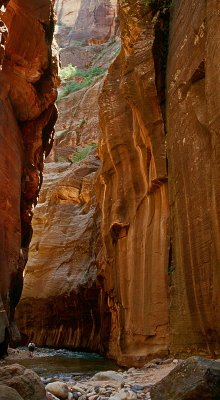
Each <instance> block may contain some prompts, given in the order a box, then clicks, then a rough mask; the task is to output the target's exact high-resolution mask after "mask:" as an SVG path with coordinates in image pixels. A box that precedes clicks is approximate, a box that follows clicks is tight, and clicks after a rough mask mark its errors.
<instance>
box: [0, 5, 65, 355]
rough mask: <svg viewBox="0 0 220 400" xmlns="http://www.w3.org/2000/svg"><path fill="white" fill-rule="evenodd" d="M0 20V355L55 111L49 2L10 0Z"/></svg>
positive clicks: (15, 335) (11, 328)
mask: <svg viewBox="0 0 220 400" xmlns="http://www.w3.org/2000/svg"><path fill="white" fill-rule="evenodd" d="M3 4H4V5H5V6H7V7H6V11H5V12H4V13H2V15H1V18H2V21H1V25H0V39H1V49H0V51H1V56H0V58H1V60H0V61H1V70H0V80H1V89H0V93H1V96H0V101H1V106H0V114H1V116H0V119H1V124H0V143H1V146H0V147H1V154H0V191H1V207H0V217H1V218H0V219H1V228H0V232H1V240H0V263H1V264H0V355H2V354H4V352H5V351H6V349H7V343H8V340H9V336H10V337H11V340H13V341H16V340H18V339H19V332H18V330H17V328H16V325H15V323H14V310H15V307H16V305H17V303H18V301H19V298H20V295H21V292H22V285H23V276H22V274H23V269H24V267H25V264H26V261H27V254H28V246H29V243H30V240H31V236H32V227H31V219H32V215H33V205H34V204H36V201H37V197H38V193H39V189H40V186H41V182H42V171H43V159H44V154H47V153H48V152H49V150H50V147H51V141H52V135H53V125H54V123H55V121H56V117H57V111H56V108H55V106H54V101H55V99H56V87H57V85H58V83H59V80H58V79H57V62H56V61H57V60H56V52H55V51H53V50H52V39H53V6H52V3H51V2H50V1H49V0H37V1H29V2H28V4H27V2H25V1H22V0H11V1H9V2H1V6H2V5H3Z"/></svg>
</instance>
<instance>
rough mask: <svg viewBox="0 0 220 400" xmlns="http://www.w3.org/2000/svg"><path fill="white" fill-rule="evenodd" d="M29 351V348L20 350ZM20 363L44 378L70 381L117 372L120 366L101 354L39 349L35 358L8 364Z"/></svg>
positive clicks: (11, 361) (12, 361) (13, 361)
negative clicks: (86, 376)
mask: <svg viewBox="0 0 220 400" xmlns="http://www.w3.org/2000/svg"><path fill="white" fill-rule="evenodd" d="M20 350H21V351H22V350H27V348H20ZM16 362H18V363H19V364H21V365H24V366H25V367H26V368H30V369H33V370H34V371H35V372H36V373H37V374H38V375H40V376H41V377H42V378H46V379H47V378H52V377H53V378H60V379H61V378H62V379H63V380H69V379H71V378H74V377H76V376H81V375H93V374H95V373H96V372H98V371H107V370H117V369H118V366H117V365H116V364H115V363H114V362H113V361H111V360H107V359H105V358H104V357H102V356H100V355H99V354H95V353H83V352H74V351H70V350H65V349H59V350H55V349H45V348H37V349H36V350H35V352H34V357H33V358H24V359H18V360H16V359H13V360H10V361H8V362H7V363H8V364H14V363H16Z"/></svg>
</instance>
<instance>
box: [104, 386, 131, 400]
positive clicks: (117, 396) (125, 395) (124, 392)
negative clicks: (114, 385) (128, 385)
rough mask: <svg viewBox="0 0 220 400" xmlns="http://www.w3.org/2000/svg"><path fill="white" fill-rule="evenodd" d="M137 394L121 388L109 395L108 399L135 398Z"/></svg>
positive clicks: (126, 399)
mask: <svg viewBox="0 0 220 400" xmlns="http://www.w3.org/2000/svg"><path fill="white" fill-rule="evenodd" d="M136 399H137V395H136V393H134V392H133V391H132V390H127V389H121V390H120V391H119V392H118V393H116V394H115V395H114V396H110V400H136Z"/></svg>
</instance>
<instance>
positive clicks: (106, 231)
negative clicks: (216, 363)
mask: <svg viewBox="0 0 220 400" xmlns="http://www.w3.org/2000/svg"><path fill="white" fill-rule="evenodd" d="M0 5H1V6H3V5H4V7H3V8H2V11H1V18H2V22H1V25H0V32H1V64H2V69H1V71H0V79H1V90H0V91H1V97H0V100H1V109H0V113H1V127H0V129H1V130H0V141H1V153H0V167H1V168H0V174H1V179H0V188H1V196H2V202H1V208H0V216H1V221H2V222H1V225H0V227H1V230H0V232H1V241H0V260H1V264H0V311H1V313H0V354H1V355H3V354H5V352H6V351H7V346H8V343H9V342H10V344H12V345H15V344H17V343H25V344H26V343H27V342H28V341H30V340H33V341H34V342H35V343H36V344H37V345H39V346H51V347H54V348H59V347H61V348H68V349H72V350H74V349H81V350H84V351H95V352H99V353H101V354H104V355H106V356H107V357H108V358H111V359H114V360H116V361H117V363H118V364H120V365H122V366H142V365H144V364H146V362H147V361H148V360H149V359H152V358H155V357H162V358H163V357H168V356H170V355H172V356H175V355H181V356H183V357H185V356H188V355H192V354H197V355H206V356H208V357H210V356H211V357H213V358H216V357H218V355H219V344H220V340H219V333H220V326H219V319H218V314H219V294H218V293H219V288H220V279H219V270H220V269H219V259H220V258H219V240H218V239H219V223H218V220H219V211H218V210H219V202H218V198H219V195H218V187H219V183H218V182H219V168H218V164H219V153H218V137H219V77H220V69H219V65H220V64H219V58H220V51H219V36H220V24H219V22H220V21H219V19H220V17H219V15H220V8H219V7H220V6H219V4H218V2H217V0H207V1H205V0H204V1H203V0H202V1H201V0H195V1H193V2H192V1H190V0H178V1H169V0H135V1H134V0H133V1H132V0H123V1H122V0H119V1H116V0H77V1H74V2H73V1H70V0H57V1H49V0H36V1H35V2H34V1H30V2H28V3H27V4H26V3H25V2H24V0H10V1H9V2H8V1H2V2H0ZM55 11H56V14H55ZM53 35H54V37H55V39H56V41H54V39H53ZM58 52H59V57H60V61H61V66H60V67H58V64H59V60H58ZM57 94H58V96H57ZM55 102H56V104H57V106H55V105H54V104H55ZM57 109H58V113H57ZM58 114H59V117H58V119H57V116H58ZM42 182H43V184H42ZM40 189H41V190H40ZM33 211H34V216H33ZM32 217H33V219H32ZM32 232H33V235H32ZM31 238H32V241H31ZM29 247H30V248H29ZM23 275H24V284H23ZM19 300H20V301H19ZM15 309H16V316H15ZM14 317H15V319H16V323H15V319H14ZM16 324H17V325H18V328H17V325H16ZM19 332H20V333H19Z"/></svg>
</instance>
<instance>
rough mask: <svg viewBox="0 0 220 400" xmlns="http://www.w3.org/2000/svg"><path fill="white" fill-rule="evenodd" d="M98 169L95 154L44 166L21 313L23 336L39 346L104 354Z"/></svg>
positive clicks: (19, 320) (19, 316) (20, 323)
mask: <svg viewBox="0 0 220 400" xmlns="http://www.w3.org/2000/svg"><path fill="white" fill-rule="evenodd" d="M98 167H99V160H98V158H97V157H96V156H95V155H90V156H88V157H87V159H85V160H84V161H83V162H81V163H80V164H79V165H78V164H75V165H74V164H73V165H72V166H69V164H68V163H57V164H55V163H54V164H53V163H50V164H47V166H46V167H45V169H46V174H45V179H44V184H43V187H42V190H41V194H40V198H39V203H38V205H37V207H36V212H35V217H34V220H33V226H34V236H33V240H32V242H31V247H30V258H29V261H28V266H27V270H26V274H25V286H24V291H23V294H22V299H21V302H20V304H19V307H18V313H17V319H18V322H19V328H20V330H21V332H22V333H23V334H24V335H27V337H32V338H33V340H34V341H35V343H38V344H39V345H50V346H59V347H63V346H68V347H81V348H87V349H88V348H90V349H95V350H98V349H99V350H100V343H101V339H100V335H101V332H100V331H101V329H103V327H102V326H101V325H102V324H101V322H100V318H101V317H100V315H101V310H100V307H101V306H102V301H101V300H102V299H101V297H100V296H101V293H100V291H99V290H98V289H97V287H96V286H97V284H96V274H97V253H98V251H99V237H98V234H99V216H98V214H97V210H96V206H95V202H94V190H93V188H94V180H95V177H96V171H97V169H98ZM39 288H41V289H40V290H39ZM102 334H104V333H102Z"/></svg>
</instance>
